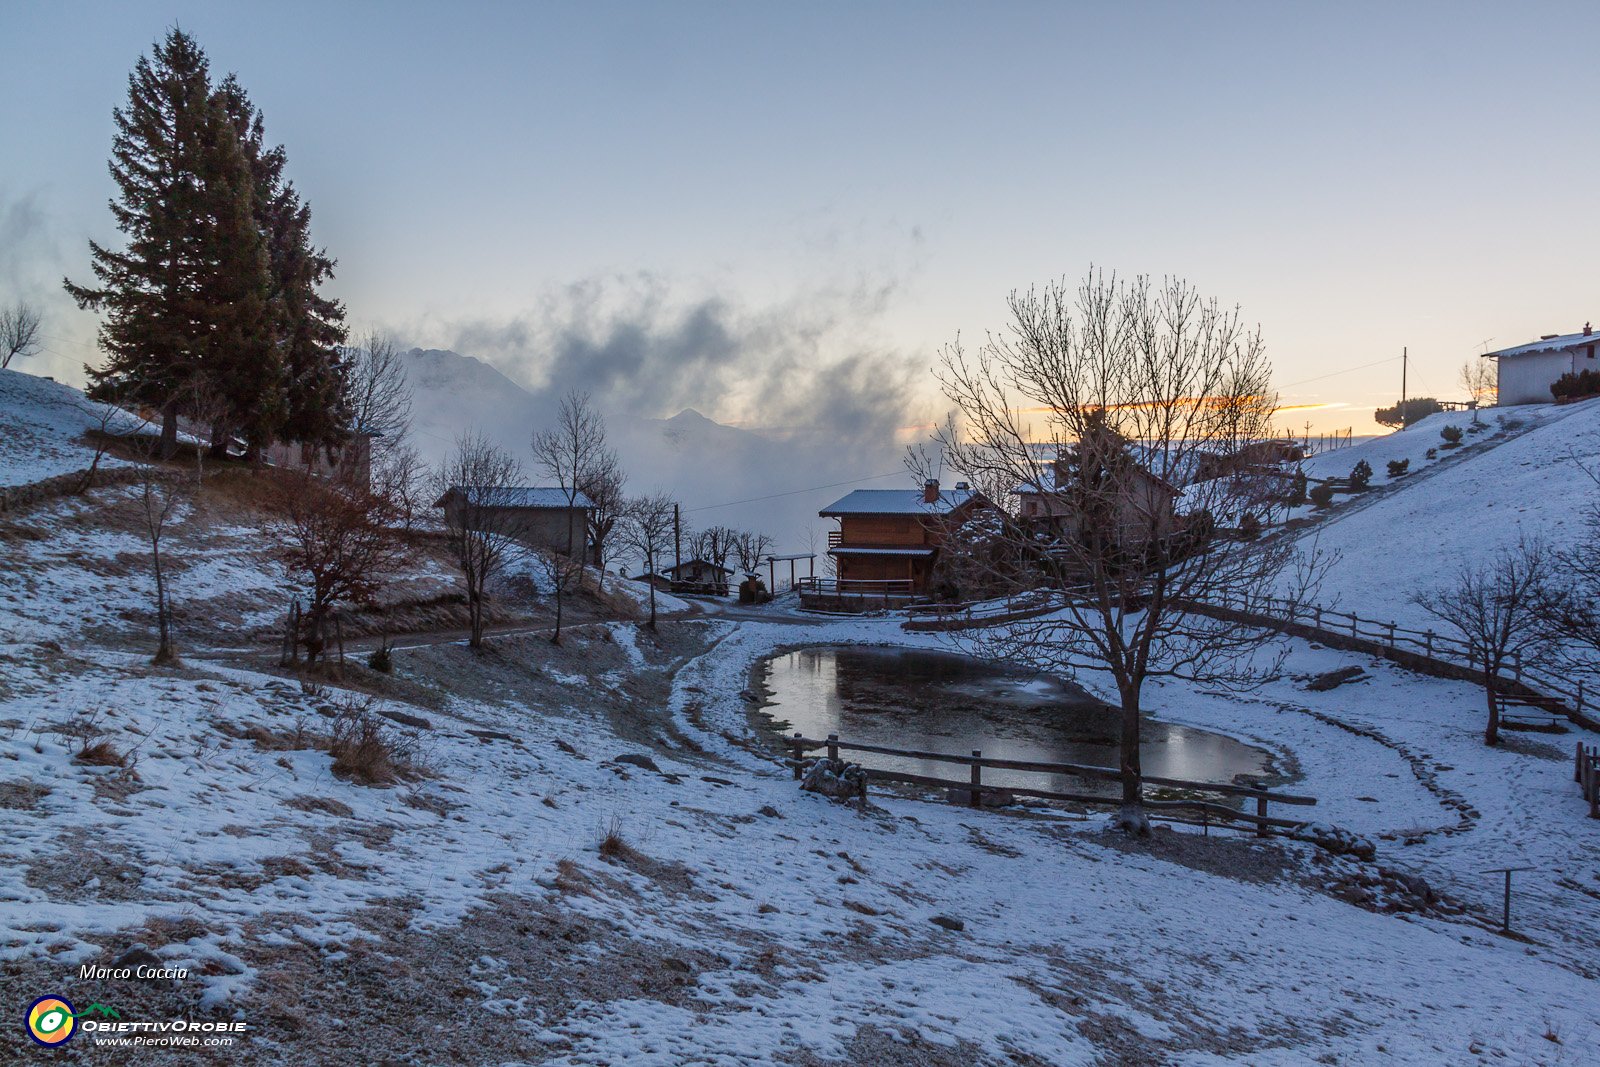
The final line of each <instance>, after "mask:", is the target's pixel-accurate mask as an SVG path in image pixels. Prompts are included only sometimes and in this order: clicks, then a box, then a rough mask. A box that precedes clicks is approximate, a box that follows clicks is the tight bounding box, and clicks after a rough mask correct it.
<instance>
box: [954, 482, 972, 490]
mask: <svg viewBox="0 0 1600 1067" xmlns="http://www.w3.org/2000/svg"><path fill="white" fill-rule="evenodd" d="M956 488H957V489H959V490H961V491H962V492H966V491H967V490H969V489H971V488H972V486H970V485H968V484H967V483H966V482H957V483H956Z"/></svg>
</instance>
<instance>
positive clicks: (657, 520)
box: [617, 493, 673, 630]
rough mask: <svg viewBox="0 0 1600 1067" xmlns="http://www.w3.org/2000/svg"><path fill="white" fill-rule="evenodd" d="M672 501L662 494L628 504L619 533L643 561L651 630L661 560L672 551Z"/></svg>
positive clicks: (631, 501) (654, 621) (654, 613)
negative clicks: (648, 586) (656, 580)
mask: <svg viewBox="0 0 1600 1067" xmlns="http://www.w3.org/2000/svg"><path fill="white" fill-rule="evenodd" d="M672 528H673V500H672V498H671V497H670V496H668V495H667V494H665V493H656V494H654V495H652V496H645V497H639V498H637V499H635V500H630V501H629V502H628V506H627V507H626V508H625V509H624V510H623V513H622V521H621V522H620V523H619V524H618V527H617V529H618V532H619V534H620V535H621V540H622V543H623V544H625V545H627V546H628V547H629V548H630V549H632V550H633V551H634V552H635V553H636V554H637V555H638V556H639V558H640V559H642V560H643V561H644V569H645V574H646V576H647V577H648V579H649V582H650V621H649V623H648V625H649V627H650V629H652V630H654V629H655V628H656V582H655V579H656V575H657V573H659V571H658V568H659V565H660V562H661V558H662V556H663V555H664V554H665V553H666V552H667V551H669V550H670V549H671V548H672Z"/></svg>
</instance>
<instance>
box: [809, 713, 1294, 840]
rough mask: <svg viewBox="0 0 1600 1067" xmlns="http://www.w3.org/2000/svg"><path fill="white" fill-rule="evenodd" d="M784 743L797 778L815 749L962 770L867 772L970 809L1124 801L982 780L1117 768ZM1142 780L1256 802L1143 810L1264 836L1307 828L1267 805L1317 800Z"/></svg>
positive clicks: (1188, 803)
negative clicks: (953, 773)
mask: <svg viewBox="0 0 1600 1067" xmlns="http://www.w3.org/2000/svg"><path fill="white" fill-rule="evenodd" d="M784 744H785V745H786V747H787V748H788V749H789V754H790V760H789V763H790V766H791V767H792V768H793V769H794V776H795V778H796V779H798V778H800V777H801V773H802V764H803V763H804V762H805V758H806V753H807V752H814V751H816V750H817V749H826V750H827V753H828V758H829V759H830V760H837V759H838V758H839V753H840V752H864V753H868V754H875V755H882V756H895V757H899V758H901V759H915V760H927V761H930V762H936V763H950V764H956V765H959V766H964V767H966V768H967V772H968V773H967V778H966V779H965V780H959V779H953V778H939V777H935V776H932V775H926V774H915V773H912V772H910V771H895V770H886V769H879V768H876V767H869V768H867V773H868V774H869V775H870V776H871V777H872V778H873V779H876V780H878V781H888V782H898V783H901V784H904V785H914V786H922V787H925V788H931V789H948V790H955V791H957V792H958V793H965V794H966V798H967V803H968V805H969V806H971V807H974V808H976V807H980V806H982V804H983V798H984V796H986V795H1003V796H1023V797H1037V798H1039V799H1042V800H1066V801H1073V802H1077V803H1082V804H1100V805H1109V806H1113V807H1114V806H1117V805H1120V804H1121V803H1122V799H1121V797H1108V796H1102V795H1098V794H1093V793H1073V792H1068V791H1065V790H1059V789H1035V788H1033V787H1030V786H1015V785H995V784H992V783H985V782H984V781H983V772H984V771H985V770H1001V771H1021V772H1028V773H1035V774H1052V775H1063V776H1068V777H1074V778H1091V779H1095V780H1098V781H1111V782H1120V781H1122V772H1121V771H1119V770H1118V769H1116V768H1115V767H1094V766H1089V765H1085V764H1078V763H1048V762H1041V761H1037V760H1014V759H993V758H989V757H985V756H984V754H983V752H982V750H981V749H974V750H973V751H972V754H971V755H969V756H959V755H955V754H953V753H949V752H925V751H921V750H918V749H909V748H895V747H892V746H889V745H873V744H867V743H864V742H860V741H841V740H839V735H838V734H829V735H828V737H827V739H826V740H817V739H815V738H809V737H806V736H805V735H804V734H795V735H794V736H793V737H790V738H786V739H785V741H784ZM1139 780H1140V782H1141V783H1143V784H1144V785H1154V786H1162V787H1165V788H1169V789H1186V790H1189V791H1191V792H1194V793H1205V794H1216V795H1220V796H1225V797H1239V798H1241V799H1246V800H1254V801H1255V802H1256V810H1255V813H1254V814H1251V813H1249V812H1245V811H1240V810H1238V809H1235V808H1230V807H1227V806H1226V805H1223V804H1219V803H1216V802H1214V801H1212V800H1205V799H1201V798H1198V797H1196V798H1194V799H1188V798H1176V799H1148V798H1147V799H1146V800H1145V801H1144V806H1145V807H1146V808H1149V809H1151V810H1153V811H1156V812H1161V811H1176V810H1186V811H1194V812H1199V813H1201V814H1202V815H1204V816H1206V817H1207V818H1208V820H1209V819H1210V818H1213V817H1214V818H1216V819H1219V820H1222V821H1225V822H1230V821H1235V822H1243V823H1247V824H1250V825H1253V826H1254V827H1255V829H1256V833H1257V834H1258V835H1260V836H1266V835H1267V834H1268V833H1270V832H1271V831H1272V830H1273V829H1284V830H1287V829H1294V828H1296V827H1299V826H1303V825H1305V822H1306V820H1304V819H1288V818H1282V817H1279V816H1273V815H1269V814H1268V812H1267V805H1268V804H1269V803H1274V804H1289V805H1294V806H1308V805H1312V804H1315V803H1316V802H1317V799H1316V798H1315V797H1304V796H1296V795H1294V794H1292V793H1279V792H1276V791H1274V790H1269V789H1266V788H1264V787H1262V786H1260V785H1249V786H1245V785H1234V784H1232V783H1224V782H1191V781H1188V780H1186V779H1182V778H1164V777H1160V776H1158V775H1151V774H1146V775H1141V776H1140V779H1139Z"/></svg>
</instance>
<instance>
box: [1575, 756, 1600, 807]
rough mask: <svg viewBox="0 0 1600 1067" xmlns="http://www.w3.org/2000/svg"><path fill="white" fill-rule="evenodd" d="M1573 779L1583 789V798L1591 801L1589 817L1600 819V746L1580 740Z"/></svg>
mask: <svg viewBox="0 0 1600 1067" xmlns="http://www.w3.org/2000/svg"><path fill="white" fill-rule="evenodd" d="M1572 780H1573V781H1575V782H1577V783H1578V787H1579V788H1580V789H1582V790H1583V799H1584V800H1587V801H1588V802H1589V818H1591V819H1600V748H1597V747H1595V746H1594V745H1585V744H1584V743H1583V742H1582V741H1580V742H1578V758H1577V762H1576V764H1575V765H1574V766H1573V768H1572Z"/></svg>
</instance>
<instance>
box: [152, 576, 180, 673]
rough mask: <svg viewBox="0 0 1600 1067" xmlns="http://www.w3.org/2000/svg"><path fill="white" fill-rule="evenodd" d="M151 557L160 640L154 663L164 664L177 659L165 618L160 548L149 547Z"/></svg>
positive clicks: (165, 593)
mask: <svg viewBox="0 0 1600 1067" xmlns="http://www.w3.org/2000/svg"><path fill="white" fill-rule="evenodd" d="M150 554H151V557H152V559H153V560H154V563H155V572H156V631H157V633H158V634H159V635H160V640H159V642H158V643H157V645H156V656H155V659H154V661H153V662H154V663H155V664H156V665H157V666H158V667H160V666H166V665H167V664H170V663H176V662H177V661H178V657H177V655H176V654H175V653H174V652H173V651H172V630H171V627H170V625H169V624H168V619H167V583H166V579H165V577H164V576H163V575H162V573H161V549H160V548H157V547H152V548H151V553H150Z"/></svg>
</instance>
